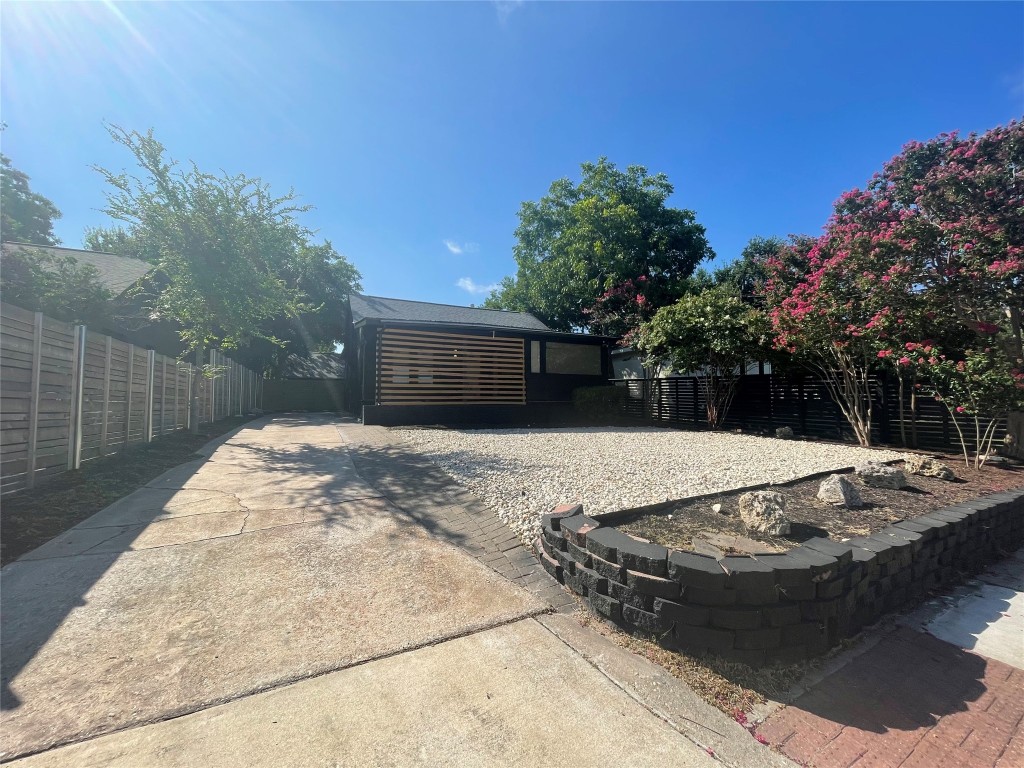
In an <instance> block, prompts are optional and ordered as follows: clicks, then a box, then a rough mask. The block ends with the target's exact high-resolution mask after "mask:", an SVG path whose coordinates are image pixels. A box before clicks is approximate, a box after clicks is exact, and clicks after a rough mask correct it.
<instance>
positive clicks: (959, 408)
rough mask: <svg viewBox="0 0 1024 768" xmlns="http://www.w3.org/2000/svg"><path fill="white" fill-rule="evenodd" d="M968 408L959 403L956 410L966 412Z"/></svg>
mask: <svg viewBox="0 0 1024 768" xmlns="http://www.w3.org/2000/svg"><path fill="white" fill-rule="evenodd" d="M966 410H967V409H966V408H964V407H963V406H962V405H958V406H957V407H956V412H957V413H963V412H964V411H966Z"/></svg>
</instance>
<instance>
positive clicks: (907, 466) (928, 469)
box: [903, 456, 956, 480]
mask: <svg viewBox="0 0 1024 768" xmlns="http://www.w3.org/2000/svg"><path fill="white" fill-rule="evenodd" d="M903 469H904V470H905V471H906V472H909V473H910V474H911V475H922V476H924V477H937V478H939V479H940V480H956V475H955V474H954V473H953V470H952V469H950V468H949V467H948V466H946V465H945V464H943V463H942V462H941V461H939V460H938V459H933V458H931V457H930V456H908V457H907V460H906V461H904V462H903Z"/></svg>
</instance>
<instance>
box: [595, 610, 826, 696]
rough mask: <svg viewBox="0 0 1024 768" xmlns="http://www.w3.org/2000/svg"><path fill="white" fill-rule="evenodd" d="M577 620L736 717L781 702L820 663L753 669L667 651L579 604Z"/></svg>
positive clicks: (732, 663)
mask: <svg viewBox="0 0 1024 768" xmlns="http://www.w3.org/2000/svg"><path fill="white" fill-rule="evenodd" d="M576 619H577V620H578V621H579V622H580V623H581V624H582V625H583V626H585V627H589V628H590V629H593V630H594V631H595V632H598V633H600V634H601V635H603V636H604V637H607V638H608V639H609V640H611V641H613V642H614V643H615V644H616V645H619V646H621V647H622V648H625V649H626V650H628V651H631V652H633V653H635V654H637V655H638V656H642V657H644V658H645V659H647V660H648V661H650V662H652V663H654V664H657V665H658V666H659V667H663V668H664V669H665V670H667V671H668V672H669V673H670V674H671V675H672V676H673V677H676V678H678V679H679V680H682V681H683V682H684V683H686V685H688V686H689V687H690V688H692V689H693V690H694V692H696V693H697V695H698V696H700V697H701V698H702V699H704V700H705V701H707V702H708V703H709V704H712V705H713V706H715V707H717V708H718V709H720V710H721V711H722V712H725V713H726V714H727V715H731V716H736V713H737V712H743V713H746V712H750V711H752V710H753V709H754V707H756V706H757V705H759V704H763V703H765V702H766V701H767V700H768V699H773V700H779V699H781V698H782V697H783V696H784V695H785V694H786V692H787V691H789V690H790V689H791V688H792V687H793V685H794V684H795V683H797V682H798V681H799V680H801V679H802V678H803V677H804V676H805V675H806V674H807V673H808V672H809V671H810V670H811V669H813V668H815V667H816V666H818V665H819V664H820V663H821V662H820V660H814V661H808V662H804V663H802V664H793V665H790V666H786V667H765V668H763V669H753V668H751V667H748V666H747V665H746V664H739V663H736V662H731V661H726V660H724V659H720V658H718V657H716V656H707V657H703V658H696V657H693V656H688V655H686V654H685V653H680V652H679V651H673V650H669V649H667V648H664V647H662V646H661V645H659V644H658V642H657V640H656V639H655V638H653V637H651V636H649V635H644V634H643V633H634V634H629V633H627V632H624V631H623V630H621V629H619V628H618V627H615V626H613V625H611V624H609V623H608V622H606V621H604V620H603V619H600V618H598V617H597V616H595V615H594V614H593V613H592V612H591V611H589V610H588V609H586V608H584V607H583V606H582V604H581V605H579V606H578V607H577V612H576Z"/></svg>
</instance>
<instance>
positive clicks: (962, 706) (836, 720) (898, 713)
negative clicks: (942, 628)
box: [757, 627, 1024, 768]
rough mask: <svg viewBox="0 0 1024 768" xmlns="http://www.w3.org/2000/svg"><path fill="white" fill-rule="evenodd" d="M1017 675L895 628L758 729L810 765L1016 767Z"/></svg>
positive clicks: (1022, 753)
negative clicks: (872, 646)
mask: <svg viewBox="0 0 1024 768" xmlns="http://www.w3.org/2000/svg"><path fill="white" fill-rule="evenodd" d="M1022 719H1024V671H1022V670H1020V669H1016V668H1014V667H1011V666H1009V665H1007V664H1004V663H1002V662H999V661H992V660H990V659H986V658H984V657H982V656H978V655H976V654H973V653H969V652H967V651H964V650H961V649H959V648H957V647H955V646H953V645H950V644H949V643H946V642H944V641H942V640H938V639H936V638H935V637H932V636H931V635H929V634H926V633H923V632H918V631H915V630H912V629H909V628H906V627H901V628H899V629H897V630H895V631H894V632H892V633H891V634H890V635H888V636H887V637H885V638H883V639H882V640H881V641H880V642H879V643H878V644H877V645H876V646H875V647H874V648H872V649H871V650H869V651H867V652H865V653H863V654H862V655H860V656H858V657H857V658H856V659H854V660H853V661H852V662H851V663H849V664H847V665H846V666H845V667H843V668H842V669H840V670H839V671H838V672H836V673H834V674H832V675H830V676H828V677H826V678H825V679H824V680H822V681H821V682H820V683H818V684H817V685H816V686H814V687H813V688H811V689H810V690H809V691H807V692H806V693H804V694H803V695H802V696H800V697H799V698H797V699H796V700H795V701H794V702H793V703H792V704H790V705H789V706H788V707H786V708H785V709H783V710H781V711H780V712H778V713H776V714H775V715H773V716H772V717H770V718H768V719H767V720H766V721H765V722H764V723H762V724H761V725H760V726H759V727H758V729H757V733H758V734H759V735H760V736H762V737H764V738H765V739H767V740H768V742H769V743H771V744H772V745H774V746H776V747H777V748H778V749H780V750H781V751H782V752H783V754H785V755H786V756H787V757H789V758H790V759H791V760H793V761H795V762H796V763H798V764H800V765H806V766H813V767H814V768H849V767H850V766H855V767H856V768H869V767H870V768H897V766H898V767H899V768H946V767H947V766H948V767H949V768H975V766H977V767H978V768H981V767H982V766H984V767H985V768H991V767H992V766H998V768H1011V767H1012V768H1020V767H1021V766H1024V727H1022Z"/></svg>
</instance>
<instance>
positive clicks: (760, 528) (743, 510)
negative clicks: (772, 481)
mask: <svg viewBox="0 0 1024 768" xmlns="http://www.w3.org/2000/svg"><path fill="white" fill-rule="evenodd" d="M740 519H742V520H743V524H744V525H746V526H747V530H748V531H754V532H755V533H764V534H767V535H769V536H785V535H786V534H788V533H789V530H790V522H789V518H787V517H786V497H785V496H783V495H782V494H781V493H778V492H777V491H751V492H750V493H744V494H743V495H742V496H740Z"/></svg>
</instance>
